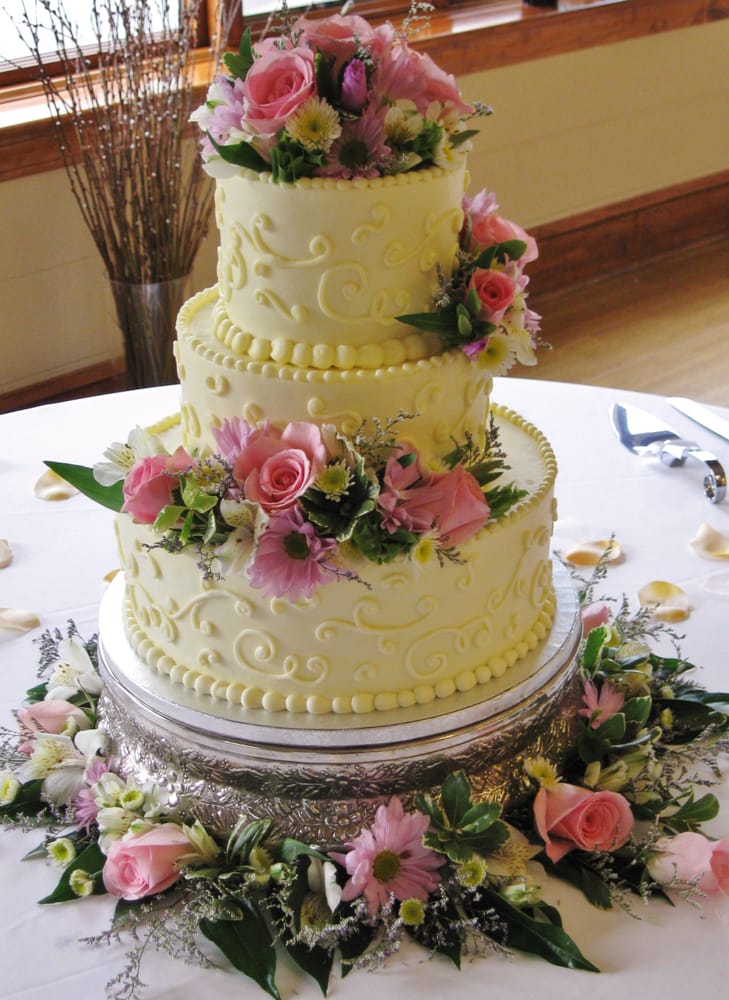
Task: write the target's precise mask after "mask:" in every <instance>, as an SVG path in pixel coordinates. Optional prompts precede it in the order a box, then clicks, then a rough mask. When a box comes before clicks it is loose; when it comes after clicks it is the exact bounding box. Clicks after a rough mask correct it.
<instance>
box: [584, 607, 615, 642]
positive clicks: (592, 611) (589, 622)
mask: <svg viewBox="0 0 729 1000" xmlns="http://www.w3.org/2000/svg"><path fill="white" fill-rule="evenodd" d="M609 621H610V605H609V604H607V603H606V602H605V601H594V602H593V603H592V604H586V605H585V607H584V608H583V609H582V631H583V633H584V634H585V635H587V633H588V632H591V631H592V630H593V629H594V628H597V627H598V626H599V625H607V624H608V622H609Z"/></svg>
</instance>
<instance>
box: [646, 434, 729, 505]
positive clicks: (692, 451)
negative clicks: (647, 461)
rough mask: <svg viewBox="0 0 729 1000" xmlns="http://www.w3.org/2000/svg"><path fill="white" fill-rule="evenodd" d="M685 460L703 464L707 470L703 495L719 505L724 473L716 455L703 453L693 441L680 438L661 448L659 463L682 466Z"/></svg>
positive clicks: (722, 492)
mask: <svg viewBox="0 0 729 1000" xmlns="http://www.w3.org/2000/svg"><path fill="white" fill-rule="evenodd" d="M687 458H693V459H695V460H696V461H697V462H701V463H703V465H704V466H706V468H707V469H708V472H707V473H706V475H705V476H704V493H705V495H706V497H707V499H708V500H709V501H710V502H711V503H721V501H722V500H723V499H724V497H725V496H726V473H725V472H724V467H723V466H722V464H721V462H720V461H719V459H718V458H717V457H716V455H712V453H711V452H710V451H705V450H704V449H703V448H700V447H699V446H698V445H697V444H696V443H695V442H693V441H683V440H681V439H680V438H677V439H674V440H671V441H666V442H665V444H664V445H663V447H662V448H661V461H662V462H663V463H664V464H665V465H683V464H684V462H685V461H686V459H687Z"/></svg>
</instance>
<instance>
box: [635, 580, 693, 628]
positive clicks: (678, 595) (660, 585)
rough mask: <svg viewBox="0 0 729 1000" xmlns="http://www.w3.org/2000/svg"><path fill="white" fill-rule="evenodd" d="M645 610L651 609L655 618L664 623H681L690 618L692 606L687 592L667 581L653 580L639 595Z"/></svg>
mask: <svg viewBox="0 0 729 1000" xmlns="http://www.w3.org/2000/svg"><path fill="white" fill-rule="evenodd" d="M638 600H639V601H640V603H641V605H642V606H643V607H644V608H650V609H651V614H652V615H653V617H654V618H657V619H659V621H663V622H681V621H684V619H686V618H688V616H689V614H690V612H691V604H690V602H689V599H688V594H687V593H686V591H685V590H683V589H682V588H681V587H679V586H678V585H677V584H675V583H669V582H668V581H667V580H652V581H651V582H650V583H647V584H646V585H645V586H644V587H641V589H640V591H639V593H638Z"/></svg>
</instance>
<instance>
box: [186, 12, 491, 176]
mask: <svg viewBox="0 0 729 1000" xmlns="http://www.w3.org/2000/svg"><path fill="white" fill-rule="evenodd" d="M429 9H430V7H429V5H427V4H415V6H414V8H413V9H412V10H411V12H410V15H409V17H408V18H406V21H405V25H404V26H403V30H402V32H401V33H398V32H396V31H395V29H394V28H393V27H392V25H390V24H383V25H380V26H379V27H373V26H371V25H370V24H369V23H368V22H367V21H366V20H365V19H364V18H362V17H359V16H358V15H356V14H334V15H332V16H330V17H326V18H323V19H316V20H315V19H310V18H307V17H299V18H297V19H295V20H294V19H292V18H291V17H290V16H289V14H288V12H287V9H286V6H285V5H284V6H283V8H282V11H281V15H280V24H281V30H280V33H279V34H278V35H276V36H275V37H268V38H264V39H262V40H260V41H257V42H253V41H252V39H251V32H250V29H249V28H248V29H246V31H245V32H244V34H243V37H242V39H241V42H240V47H239V51H238V52H237V53H227V54H226V55H225V57H224V63H225V67H226V69H227V71H228V72H227V74H220V75H218V76H217V77H216V79H215V80H214V82H213V84H212V85H211V87H210V89H209V91H208V95H207V101H206V102H205V104H204V105H203V106H202V107H200V108H199V109H198V110H197V111H196V112H194V114H193V116H192V118H193V120H194V121H196V122H197V123H198V125H199V126H200V128H201V130H202V132H203V140H202V155H203V159H204V161H205V165H206V169H207V171H208V172H209V173H210V174H212V175H213V176H216V177H225V176H229V175H231V174H232V173H235V172H236V171H237V170H238V168H240V167H247V168H249V169H251V170H255V171H257V172H262V171H270V172H271V174H272V176H273V179H274V180H275V181H285V182H293V181H296V180H298V179H299V178H301V177H333V178H345V179H346V178H352V177H364V178H373V177H380V176H383V175H387V174H397V173H402V172H404V171H408V170H415V169H418V168H421V167H425V166H430V165H436V166H444V167H447V166H448V165H449V164H450V163H451V162H452V160H453V158H454V157H455V156H457V155H459V153H462V152H463V151H465V148H466V145H467V143H468V140H469V139H470V137H471V136H472V135H474V132H473V131H472V130H468V129H467V128H466V125H465V123H466V121H467V120H468V119H469V118H470V117H472V116H475V115H482V114H488V113H489V111H488V109H487V108H485V107H483V106H481V105H474V106H471V105H469V104H466V103H465V102H464V101H463V99H462V98H461V96H460V93H459V91H458V87H457V85H456V81H455V79H454V77H453V76H452V75H451V74H448V73H445V72H444V71H443V70H441V69H440V68H439V67H438V66H437V65H436V64H435V63H434V62H433V60H432V59H431V58H430V56H428V55H427V54H425V53H420V52H417V51H416V50H415V49H413V48H412V47H411V46H410V45H409V44H408V41H407V35H408V32H409V31H410V30H411V28H412V25H413V23H414V22H416V21H418V20H420V19H421V17H422V14H423V12H424V11H426V10H429Z"/></svg>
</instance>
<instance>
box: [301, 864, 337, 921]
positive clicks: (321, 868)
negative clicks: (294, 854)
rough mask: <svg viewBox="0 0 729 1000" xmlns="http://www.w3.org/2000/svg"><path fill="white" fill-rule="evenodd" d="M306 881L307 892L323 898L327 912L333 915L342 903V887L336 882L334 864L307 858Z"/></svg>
mask: <svg viewBox="0 0 729 1000" xmlns="http://www.w3.org/2000/svg"><path fill="white" fill-rule="evenodd" d="M306 879H307V882H308V883H309V890H310V891H311V892H314V893H316V894H317V895H319V896H324V898H325V899H326V901H327V906H328V907H329V912H330V913H334V911H335V910H336V908H337V907H338V906H339V904H340V902H341V901H342V887H341V886H340V885H339V884H338V882H337V869H336V867H335V866H334V864H333V863H332V862H331V861H320V860H319V858H309V868H308V870H307V872H306Z"/></svg>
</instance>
